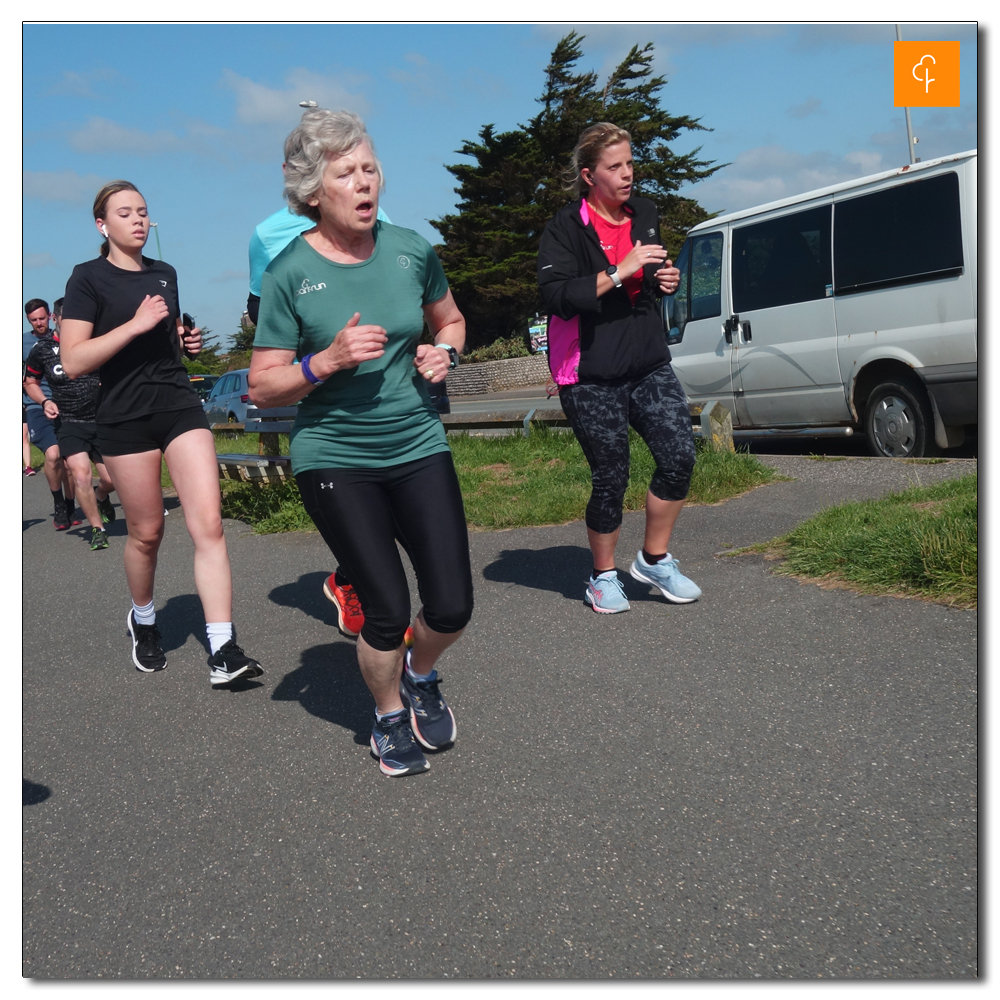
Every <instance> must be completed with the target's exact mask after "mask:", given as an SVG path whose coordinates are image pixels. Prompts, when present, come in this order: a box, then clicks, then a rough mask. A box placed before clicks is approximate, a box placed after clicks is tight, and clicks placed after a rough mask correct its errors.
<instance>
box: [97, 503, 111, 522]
mask: <svg viewBox="0 0 1000 1000" xmlns="http://www.w3.org/2000/svg"><path fill="white" fill-rule="evenodd" d="M97 512H98V513H99V514H100V515H101V520H102V521H103V522H104V523H105V524H110V523H111V522H112V521H113V520H114V519H115V505H114V504H113V503H112V502H111V497H105V498H104V499H103V500H98V501H97Z"/></svg>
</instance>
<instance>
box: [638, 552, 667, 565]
mask: <svg viewBox="0 0 1000 1000" xmlns="http://www.w3.org/2000/svg"><path fill="white" fill-rule="evenodd" d="M642 558H643V559H645V560H646V565H647V566H652V565H653V563H658V562H659V561H660V560H661V559H666V558H667V554H666V552H661V553H660V554H659V555H658V556H654V555H650V554H649V553H648V552H647V551H646V550H645V549H643V550H642Z"/></svg>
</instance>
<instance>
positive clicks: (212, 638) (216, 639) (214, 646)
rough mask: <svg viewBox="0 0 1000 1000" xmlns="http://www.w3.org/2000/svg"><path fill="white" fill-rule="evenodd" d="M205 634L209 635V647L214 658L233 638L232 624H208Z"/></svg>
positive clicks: (206, 624)
mask: <svg viewBox="0 0 1000 1000" xmlns="http://www.w3.org/2000/svg"><path fill="white" fill-rule="evenodd" d="M205 633H206V634H207V635H208V645H209V648H210V649H211V650H212V655H213V656H214V655H215V654H216V653H217V652H218V651H219V650H220V649H222V647H223V646H225V644H226V643H227V642H229V640H230V639H232V637H233V623H232V622H206V623H205Z"/></svg>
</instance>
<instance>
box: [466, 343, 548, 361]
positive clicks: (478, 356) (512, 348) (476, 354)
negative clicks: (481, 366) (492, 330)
mask: <svg viewBox="0 0 1000 1000" xmlns="http://www.w3.org/2000/svg"><path fill="white" fill-rule="evenodd" d="M530 354H531V351H529V350H528V345H527V344H525V342H524V337H500V338H499V340H494V341H493V343H492V344H487V345H486V346H485V347H477V348H476V349H475V350H472V351H469V352H468V354H463V355H462V364H476V363H478V362H481V361H506V360H507V359H508V358H526V357H529V356H530Z"/></svg>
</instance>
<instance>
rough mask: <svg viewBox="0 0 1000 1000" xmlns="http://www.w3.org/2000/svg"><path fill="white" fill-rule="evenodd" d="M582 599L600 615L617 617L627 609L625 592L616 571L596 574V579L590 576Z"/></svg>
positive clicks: (610, 570) (611, 570)
mask: <svg viewBox="0 0 1000 1000" xmlns="http://www.w3.org/2000/svg"><path fill="white" fill-rule="evenodd" d="M583 599H584V601H586V602H587V604H589V605H590V606H591V607H592V608H593V609H594V610H595V611H596V612H597V613H598V614H601V615H617V614H619V613H620V612H622V611H628V609H629V603H628V598H627V597H626V596H625V590H624V589H623V588H622V584H621V580H619V579H618V573H617V571H616V570H613V569H609V570H607V571H606V572H604V573H598V574H597V576H596V577H593V576H592V577H591V578H590V579H589V580H588V581H587V592H586V593H585V594H584V595H583Z"/></svg>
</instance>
